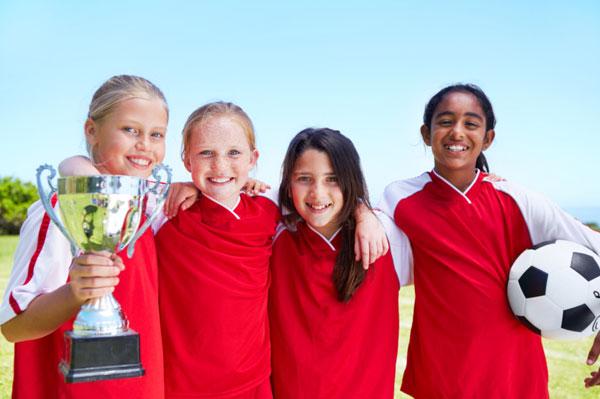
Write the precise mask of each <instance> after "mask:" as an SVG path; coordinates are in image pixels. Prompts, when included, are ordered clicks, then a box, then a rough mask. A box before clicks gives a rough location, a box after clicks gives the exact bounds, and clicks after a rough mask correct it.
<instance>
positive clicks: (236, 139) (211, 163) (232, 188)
mask: <svg viewBox="0 0 600 399" xmlns="http://www.w3.org/2000/svg"><path fill="white" fill-rule="evenodd" d="M185 158H186V159H185V166H186V168H187V170H188V171H189V172H190V173H191V174H192V180H193V181H194V184H195V186H196V187H197V188H198V189H199V190H200V191H201V192H202V193H203V194H204V195H207V196H209V197H211V198H213V199H214V200H216V201H219V202H220V203H222V204H224V205H226V206H227V207H229V208H233V207H234V206H235V204H236V203H237V201H238V198H239V195H240V190H241V189H242V187H243V186H244V185H245V184H246V182H247V181H248V174H249V173H250V170H252V168H253V167H254V166H255V165H256V160H257V159H258V151H257V150H255V149H252V148H251V147H250V144H249V142H248V138H247V136H246V132H245V131H244V128H243V127H242V125H241V124H240V123H238V122H237V121H236V120H235V119H234V118H232V117H229V116H215V117H212V118H210V119H208V120H206V121H204V122H202V123H201V124H198V125H196V126H194V127H192V131H191V139H190V145H189V149H188V152H187V154H186V157H185Z"/></svg>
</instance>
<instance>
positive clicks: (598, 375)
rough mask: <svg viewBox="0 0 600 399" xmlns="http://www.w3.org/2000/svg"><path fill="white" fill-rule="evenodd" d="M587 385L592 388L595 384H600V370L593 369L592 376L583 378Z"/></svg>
mask: <svg viewBox="0 0 600 399" xmlns="http://www.w3.org/2000/svg"><path fill="white" fill-rule="evenodd" d="M583 382H584V384H585V387H586V388H590V387H593V386H594V385H600V371H592V372H591V373H590V377H588V378H586V379H585V380H583Z"/></svg>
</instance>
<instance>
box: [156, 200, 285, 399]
mask: <svg viewBox="0 0 600 399" xmlns="http://www.w3.org/2000/svg"><path fill="white" fill-rule="evenodd" d="M279 218H280V216H279V210H278V209H277V206H276V205H275V204H274V203H273V202H271V201H270V200H269V199H267V198H264V197H249V196H247V195H244V194H242V195H241V196H240V201H239V203H238V205H237V206H236V207H235V208H234V209H233V210H230V209H228V208H226V207H225V206H223V205H221V204H219V203H218V202H216V201H214V200H212V199H210V198H208V197H206V196H202V197H200V199H199V200H198V201H196V203H195V204H194V205H193V206H191V207H190V208H189V209H188V210H186V211H180V212H179V213H178V214H177V216H176V217H175V218H173V219H171V220H169V221H168V222H166V223H165V224H164V225H162V227H161V228H160V230H159V231H158V233H157V235H156V243H157V252H158V260H159V265H160V266H159V273H160V311H161V323H162V326H163V329H162V331H163V344H164V347H165V351H164V355H165V383H166V396H167V397H168V398H250V397H251V398H254V397H256V398H270V397H271V392H270V386H269V374H270V371H271V369H270V345H269V329H268V316H267V300H268V288H269V282H270V276H269V258H270V256H271V249H272V243H273V236H274V234H275V228H276V226H277V223H278V220H279Z"/></svg>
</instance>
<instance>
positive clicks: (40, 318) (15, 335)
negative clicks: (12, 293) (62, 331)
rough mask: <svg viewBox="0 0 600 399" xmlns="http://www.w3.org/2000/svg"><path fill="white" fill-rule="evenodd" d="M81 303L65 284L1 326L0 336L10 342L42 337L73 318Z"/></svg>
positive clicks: (41, 297)
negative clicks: (0, 334)
mask: <svg viewBox="0 0 600 399" xmlns="http://www.w3.org/2000/svg"><path fill="white" fill-rule="evenodd" d="M82 303H83V302H81V301H80V300H78V299H77V298H76V297H75V295H73V292H72V290H71V288H70V286H69V284H68V283H67V284H65V285H63V286H61V287H59V288H57V289H56V290H54V291H52V292H49V293H47V294H42V295H40V296H38V297H37V298H35V299H34V300H33V301H31V303H30V304H29V306H28V307H27V309H26V310H25V311H24V312H23V313H21V314H19V315H17V316H16V317H14V318H12V319H10V320H8V321H7V322H6V323H4V324H2V326H1V327H0V329H1V330H2V335H4V337H5V338H6V339H7V340H8V341H10V342H21V341H27V340H31V339H37V338H41V337H44V336H46V335H48V334H50V333H52V332H53V331H54V330H56V329H57V328H58V327H59V326H60V325H61V324H63V323H64V322H66V321H67V320H69V319H70V318H71V317H73V316H74V315H75V314H76V313H77V311H78V310H79V308H80V307H81V305H82Z"/></svg>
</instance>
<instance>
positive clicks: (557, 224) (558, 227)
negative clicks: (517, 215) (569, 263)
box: [493, 182, 600, 254]
mask: <svg viewBox="0 0 600 399" xmlns="http://www.w3.org/2000/svg"><path fill="white" fill-rule="evenodd" d="M493 184H494V186H495V187H496V188H497V189H499V190H501V191H503V192H505V193H507V194H508V195H510V196H511V197H512V198H513V199H514V200H515V201H516V202H517V205H518V206H519V209H520V210H521V213H522V214H523V217H524V218H525V222H526V223H527V227H528V229H529V235H530V236H531V241H532V243H533V245H537V244H540V243H542V242H544V241H552V240H568V241H573V242H576V243H578V244H581V245H583V246H586V247H588V248H589V249H591V250H593V251H594V252H596V253H597V254H600V233H598V232H596V231H594V230H592V229H591V228H589V227H587V226H586V225H584V224H583V223H581V222H580V221H578V220H577V219H575V218H574V217H573V216H571V215H569V214H568V213H566V212H565V211H563V210H562V209H560V208H559V207H558V205H556V204H555V203H554V202H552V201H550V200H549V199H548V198H546V197H544V196H542V195H540V194H538V193H534V192H531V191H528V190H524V189H522V188H520V187H518V186H516V185H514V184H511V183H508V182H497V183H493Z"/></svg>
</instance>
